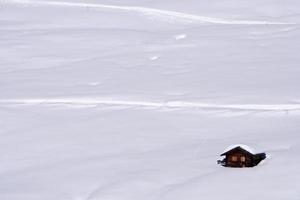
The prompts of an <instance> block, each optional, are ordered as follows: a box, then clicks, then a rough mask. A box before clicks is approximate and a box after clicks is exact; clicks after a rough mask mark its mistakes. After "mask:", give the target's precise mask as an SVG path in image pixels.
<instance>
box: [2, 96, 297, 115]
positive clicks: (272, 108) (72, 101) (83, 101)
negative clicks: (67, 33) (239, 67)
mask: <svg viewBox="0 0 300 200" xmlns="http://www.w3.org/2000/svg"><path fill="white" fill-rule="evenodd" d="M11 105H14V106H20V105H21V106H25V105H31V106H32V105H33V106H37V105H39V106H69V107H72V106H73V107H94V106H107V107H108V106H124V107H131V108H154V109H198V110H208V111H230V112H244V111H246V112H285V113H286V112H296V111H300V104H298V103H295V104H210V103H201V102H187V101H167V102H155V101H129V100H112V99H97V98H61V99H54V98H53V99H50V98H48V99H6V100H0V106H11Z"/></svg>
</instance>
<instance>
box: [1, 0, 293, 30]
mask: <svg viewBox="0 0 300 200" xmlns="http://www.w3.org/2000/svg"><path fill="white" fill-rule="evenodd" d="M1 2H4V3H17V4H26V5H34V6H47V5H48V6H67V7H83V8H96V9H114V10H120V11H130V12H136V13H139V14H143V15H145V16H149V17H151V18H152V19H159V20H163V21H168V22H173V23H174V22H183V23H208V24H233V25H266V24H268V25H272V24H273V25H284V24H294V23H283V22H269V21H252V20H228V19H221V18H214V17H206V16H199V15H194V14H188V13H183V12H177V11H170V10H161V9H155V8H147V7H138V6H116V5H106V4H95V3H79V2H65V1H38V0H9V1H8V0H2V1H1V0H0V3H1Z"/></svg>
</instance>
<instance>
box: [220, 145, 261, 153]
mask: <svg viewBox="0 0 300 200" xmlns="http://www.w3.org/2000/svg"><path fill="white" fill-rule="evenodd" d="M237 147H241V148H242V149H244V150H246V151H248V152H249V153H252V154H255V151H254V150H253V149H252V148H250V147H249V146H247V145H245V144H234V145H231V146H229V147H227V148H226V149H225V150H224V151H223V153H222V154H224V153H226V152H228V151H230V150H232V149H235V148H237Z"/></svg>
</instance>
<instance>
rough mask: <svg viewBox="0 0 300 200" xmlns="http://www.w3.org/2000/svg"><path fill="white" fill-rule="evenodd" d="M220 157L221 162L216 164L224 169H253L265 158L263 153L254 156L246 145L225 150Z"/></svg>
mask: <svg viewBox="0 0 300 200" xmlns="http://www.w3.org/2000/svg"><path fill="white" fill-rule="evenodd" d="M221 156H225V158H224V159H223V160H218V164H221V165H222V166H224V167H240V168H242V167H254V166H256V165H258V164H259V163H260V162H261V161H262V160H264V159H265V158H266V154H265V153H258V154H255V153H254V152H253V151H252V150H251V149H250V148H249V147H248V146H246V145H234V146H231V147H229V148H227V149H226V150H225V151H224V153H222V154H221Z"/></svg>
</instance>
